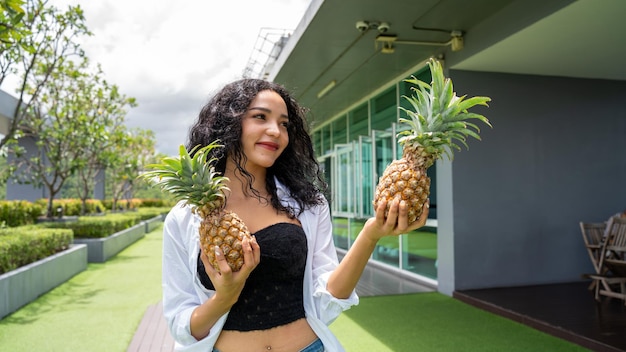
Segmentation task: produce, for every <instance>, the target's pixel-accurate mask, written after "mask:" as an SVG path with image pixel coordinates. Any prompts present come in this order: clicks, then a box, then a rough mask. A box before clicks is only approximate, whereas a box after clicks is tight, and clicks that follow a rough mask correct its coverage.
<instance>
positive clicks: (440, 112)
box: [374, 59, 491, 223]
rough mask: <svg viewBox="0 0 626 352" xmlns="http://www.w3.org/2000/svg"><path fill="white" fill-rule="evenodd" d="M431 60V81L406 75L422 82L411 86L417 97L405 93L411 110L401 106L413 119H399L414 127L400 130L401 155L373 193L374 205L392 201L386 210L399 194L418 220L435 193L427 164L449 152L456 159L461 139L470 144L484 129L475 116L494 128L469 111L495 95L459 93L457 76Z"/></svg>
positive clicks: (388, 169)
mask: <svg viewBox="0 0 626 352" xmlns="http://www.w3.org/2000/svg"><path fill="white" fill-rule="evenodd" d="M428 65H429V66H430V72H431V74H432V83H431V84H428V83H426V82H422V81H420V80H418V79H416V78H415V77H413V78H412V79H408V80H406V81H407V82H409V83H413V84H415V85H417V86H418V87H413V88H412V90H413V93H414V94H413V95H412V96H404V98H406V99H407V100H408V101H409V103H410V104H411V107H412V109H404V108H401V109H402V110H403V111H405V112H406V113H407V115H408V118H401V119H400V122H402V123H405V124H406V125H408V127H409V129H408V130H405V131H402V132H400V133H398V137H400V139H399V143H400V144H401V145H402V158H401V159H399V160H394V161H393V162H392V163H391V164H389V166H387V168H386V169H385V171H384V173H383V175H382V176H381V177H380V180H379V183H378V185H377V186H376V194H375V196H374V207H375V208H378V202H380V201H381V200H386V201H387V209H386V211H385V215H386V214H387V213H388V212H389V207H390V205H391V201H392V200H393V199H394V198H396V197H399V198H400V199H402V200H404V201H405V202H406V203H407V206H408V210H409V223H413V222H414V221H416V220H417V219H419V217H420V215H421V214H422V208H423V206H424V203H425V202H426V201H427V199H428V196H429V195H430V178H429V177H428V176H427V174H426V169H428V168H429V167H430V166H432V165H433V163H434V162H435V160H437V159H440V158H442V157H443V156H444V155H447V156H448V158H449V159H450V160H452V158H453V153H454V149H456V150H460V149H461V147H460V146H459V145H458V144H457V143H459V144H462V145H464V146H465V147H468V145H467V142H466V139H467V137H472V138H475V139H478V140H480V137H479V135H478V134H479V132H480V129H479V128H478V126H477V125H476V124H475V123H473V122H470V120H472V121H476V120H477V121H481V122H483V123H484V124H486V125H487V126H489V127H491V123H490V122H489V120H488V119H487V118H486V117H485V116H483V115H480V114H477V113H472V112H468V109H470V108H471V107H473V106H476V105H484V106H487V103H488V102H489V101H490V100H491V98H489V97H483V96H477V97H472V98H468V99H466V97H465V96H460V97H459V96H457V95H456V93H455V92H454V90H453V87H452V80H450V78H446V77H444V75H443V68H442V67H441V63H440V62H439V61H437V60H436V59H431V60H430V61H429V62H428Z"/></svg>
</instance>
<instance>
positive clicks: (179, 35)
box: [49, 0, 310, 155]
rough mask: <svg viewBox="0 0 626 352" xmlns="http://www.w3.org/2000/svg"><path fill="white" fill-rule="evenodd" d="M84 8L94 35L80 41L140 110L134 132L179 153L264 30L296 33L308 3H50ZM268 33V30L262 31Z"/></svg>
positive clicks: (131, 119)
mask: <svg viewBox="0 0 626 352" xmlns="http://www.w3.org/2000/svg"><path fill="white" fill-rule="evenodd" d="M49 3H51V4H54V6H56V7H59V8H65V7H66V6H67V5H68V4H72V5H76V4H79V5H80V6H81V8H82V9H83V10H84V12H85V17H86V21H87V26H88V27H89V29H90V30H91V31H92V32H93V33H94V35H93V36H92V37H89V38H86V39H84V40H81V43H82V47H83V48H84V49H85V51H86V52H87V56H88V57H89V58H90V59H91V61H93V62H98V63H100V64H101V65H102V68H103V70H104V73H105V76H106V79H107V80H108V81H109V82H111V83H113V84H116V85H117V86H119V87H120V89H121V91H122V93H124V94H126V95H127V96H129V97H135V98H136V99H137V101H138V104H139V106H138V107H136V108H134V109H131V110H130V111H129V113H128V115H127V125H128V126H129V127H142V128H144V129H151V130H153V131H154V132H155V134H156V138H157V151H158V152H161V153H165V154H168V155H174V154H177V152H178V146H179V145H180V144H183V143H185V142H186V137H187V132H188V129H189V127H190V126H191V124H192V122H193V120H194V119H195V117H196V116H197V114H198V112H199V111H200V108H201V107H202V105H203V104H204V103H205V102H206V101H207V100H208V98H209V96H210V95H211V94H212V93H213V92H214V91H215V90H217V89H219V88H220V87H221V86H222V85H224V84H225V83H228V82H230V81H232V80H235V79H238V78H240V77H241V75H242V73H243V70H244V68H245V67H246V65H247V63H248V60H249V59H250V57H251V55H253V52H254V50H253V49H254V48H255V44H259V43H262V42H257V37H258V36H259V33H260V31H262V29H263V31H264V32H263V33H265V31H266V29H267V28H273V29H287V30H289V31H292V30H293V29H295V28H296V27H297V25H298V23H299V22H300V19H301V18H302V16H303V14H304V12H305V11H306V8H307V6H308V4H309V3H310V0H263V1H258V0H231V1H215V0H179V1H171V0H125V1H120V0H50V2H49ZM264 28H265V29H264Z"/></svg>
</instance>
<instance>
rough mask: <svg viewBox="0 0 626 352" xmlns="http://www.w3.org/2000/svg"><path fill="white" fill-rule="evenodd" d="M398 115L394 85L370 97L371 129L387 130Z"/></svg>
mask: <svg viewBox="0 0 626 352" xmlns="http://www.w3.org/2000/svg"><path fill="white" fill-rule="evenodd" d="M397 116H398V111H397V96H396V86H395V85H394V86H393V87H391V88H390V89H388V90H386V91H385V92H383V93H381V94H380V95H378V96H377V97H376V98H374V99H372V129H373V130H387V129H389V128H390V127H391V124H392V123H394V122H396V120H397Z"/></svg>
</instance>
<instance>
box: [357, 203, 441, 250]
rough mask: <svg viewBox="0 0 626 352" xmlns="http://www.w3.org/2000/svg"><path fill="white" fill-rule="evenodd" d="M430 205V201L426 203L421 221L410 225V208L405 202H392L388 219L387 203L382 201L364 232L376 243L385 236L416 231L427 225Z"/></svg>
mask: <svg viewBox="0 0 626 352" xmlns="http://www.w3.org/2000/svg"><path fill="white" fill-rule="evenodd" d="M429 203H430V201H429V200H427V201H426V203H424V207H423V208H422V214H421V215H420V217H419V219H417V220H415V221H414V222H413V223H412V224H409V207H408V205H407V204H406V202H405V201H403V200H399V199H394V200H392V201H391V206H390V207H389V213H388V214H387V216H386V217H385V208H386V207H387V202H386V201H381V202H379V203H378V208H377V209H376V216H375V217H373V218H370V219H368V220H367V222H366V223H365V226H364V228H363V230H364V231H365V233H366V234H367V236H368V237H369V238H370V239H372V240H375V241H378V240H379V239H380V238H382V237H385V236H397V235H401V234H404V233H407V232H410V231H413V230H416V229H418V228H420V227H422V226H424V225H425V224H426V219H428V208H429Z"/></svg>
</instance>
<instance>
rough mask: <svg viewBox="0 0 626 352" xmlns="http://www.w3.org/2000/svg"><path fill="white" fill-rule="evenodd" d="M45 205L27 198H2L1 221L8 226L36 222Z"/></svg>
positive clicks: (0, 206) (0, 207)
mask: <svg viewBox="0 0 626 352" xmlns="http://www.w3.org/2000/svg"><path fill="white" fill-rule="evenodd" d="M43 213H44V207H42V206H40V205H39V204H34V203H31V202H28V201H25V200H1V201H0V223H1V224H3V225H4V226H8V227H16V226H22V225H29V224H34V223H35V222H36V221H37V218H38V217H40V216H41V215H42V214H43Z"/></svg>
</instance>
